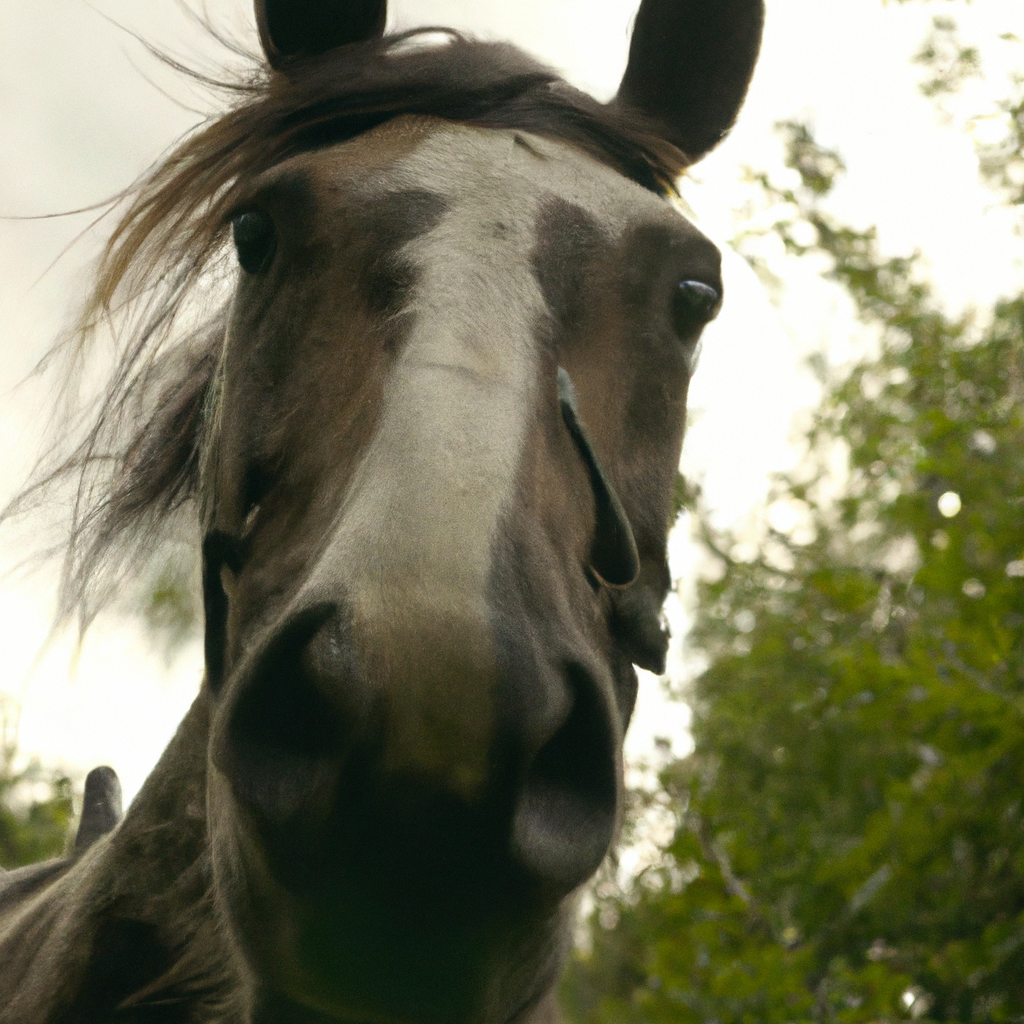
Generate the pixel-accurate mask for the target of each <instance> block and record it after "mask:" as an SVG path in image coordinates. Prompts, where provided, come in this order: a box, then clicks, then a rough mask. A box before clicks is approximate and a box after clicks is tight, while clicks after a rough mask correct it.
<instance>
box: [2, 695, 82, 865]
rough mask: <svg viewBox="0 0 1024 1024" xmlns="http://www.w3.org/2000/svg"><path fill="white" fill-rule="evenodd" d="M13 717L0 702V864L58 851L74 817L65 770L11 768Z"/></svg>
mask: <svg viewBox="0 0 1024 1024" xmlns="http://www.w3.org/2000/svg"><path fill="white" fill-rule="evenodd" d="M16 722H17V716H16V714H15V713H14V710H13V704H12V703H11V702H9V701H4V702H2V703H0V868H16V867H21V866H22V865H23V864H33V863H35V862H36V861H40V860H46V859H47V858H48V857H57V856H59V855H60V854H62V853H63V852H64V850H65V849H66V848H67V844H68V840H69V836H70V831H71V825H72V823H73V818H74V812H73V809H72V799H71V797H72V784H71V780H70V779H69V778H68V777H67V776H66V775H64V774H63V773H61V772H59V771H55V770H52V769H51V770H47V769H44V768H43V767H42V766H41V765H39V764H38V763H36V762H32V763H30V764H29V765H28V766H26V767H24V768H21V769H18V770H16V769H15V760H16V751H17V745H16V742H15V736H16V733H17V729H16Z"/></svg>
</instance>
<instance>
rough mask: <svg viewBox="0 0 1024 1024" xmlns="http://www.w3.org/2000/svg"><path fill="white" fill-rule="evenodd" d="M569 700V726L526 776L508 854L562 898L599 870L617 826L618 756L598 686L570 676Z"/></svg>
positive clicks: (573, 674) (546, 747) (565, 725)
mask: <svg viewBox="0 0 1024 1024" xmlns="http://www.w3.org/2000/svg"><path fill="white" fill-rule="evenodd" d="M569 682H570V684H571V685H572V686H573V690H574V694H573V697H574V700H573V706H572V709H571V711H570V712H569V716H568V718H567V719H566V721H565V722H564V723H563V724H562V726H561V728H560V729H559V730H558V732H557V733H556V734H555V735H554V736H553V737H552V738H551V739H550V740H549V741H548V742H547V743H546V744H545V745H544V747H543V748H542V749H541V750H540V752H539V753H538V754H537V756H536V757H535V758H534V760H533V763H532V764H531V765H530V768H529V770H528V772H527V776H526V781H525V783H524V785H523V787H522V789H521V791H520V793H519V795H518V801H517V806H516V810H515V815H514V818H513V823H512V844H513V854H514V856H515V857H516V858H517V860H519V861H520V863H522V864H523V865H524V866H525V867H526V868H527V870H529V871H530V873H531V874H533V875H534V876H535V877H537V878H538V879H539V880H540V881H541V882H542V883H543V884H545V885H547V886H551V887H553V888H554V889H555V890H557V891H559V893H560V894H564V893H565V892H568V891H570V890H572V889H574V888H576V886H578V885H580V884H582V883H583V882H584V881H586V879H587V878H589V877H590V876H591V875H592V874H593V873H594V872H595V871H596V870H597V868H598V867H599V865H600V863H601V861H602V860H603V859H604V856H605V854H606V853H607V852H608V848H609V846H610V845H611V842H612V839H613V838H614V834H615V827H616V808H617V804H618V801H617V797H618V782H617V778H618V772H617V765H618V760H617V759H618V754H617V749H618V747H617V742H616V739H615V737H614V735H613V732H614V730H613V728H612V722H611V717H610V714H609V712H608V709H607V708H605V706H604V703H603V701H602V700H601V698H600V694H599V691H598V688H597V686H596V685H595V684H594V682H593V680H592V679H590V677H589V676H587V675H586V674H585V673H584V672H583V671H582V670H579V669H577V670H575V671H573V670H570V673H569Z"/></svg>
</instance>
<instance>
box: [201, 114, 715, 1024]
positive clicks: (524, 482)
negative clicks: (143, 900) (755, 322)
mask: <svg viewBox="0 0 1024 1024" xmlns="http://www.w3.org/2000/svg"><path fill="white" fill-rule="evenodd" d="M235 230H236V241H237V248H238V254H239V260H240V263H241V264H242V270H241V273H240V279H239V284H238V289H237V293H236V297H235V301H234V306H233V312H232V315H231V320H230V326H229V329H228V332H227V337H226V342H225V349H224V355H223V365H222V385H221V393H220V397H219V408H218V423H219V428H218V433H217V437H216V440H215V443H214V449H213V452H212V458H211V467H212V468H211V469H210V475H211V480H210V481H209V482H208V488H209V489H210V490H211V491H212V493H213V494H214V495H215V500H214V504H213V511H212V513H211V516H210V520H209V523H208V525H207V530H208V541H207V607H208V617H209V619H210V622H209V624H208V648H209V650H208V654H209V663H210V678H209V686H210V689H211V691H212V694H213V700H214V702H215V713H214V727H213V731H212V739H211V761H212V765H211V782H210V789H211V798H212V801H213V808H214V811H215V813H214V815H213V816H212V817H213V820H214V828H213V848H214V857H215V864H216V865H217V867H218V870H219V871H220V872H222V873H226V874H229V875H231V876H232V877H233V878H234V879H235V880H236V881H239V882H240V883H241V884H240V885H239V886H227V887H221V888H222V889H224V891H234V892H235V893H236V896H237V898H236V900H235V902H234V905H233V906H232V907H230V908H229V913H230V914H231V916H232V917H233V918H234V919H235V920H236V922H237V923H238V924H239V926H240V927H241V929H242V930H243V932H249V931H250V929H251V934H248V935H247V936H246V937H247V939H248V941H249V942H250V943H251V948H252V950H253V953H252V955H253V956H254V957H256V959H257V960H259V961H260V962H261V964H262V965H263V966H264V967H266V969H268V970H271V971H280V972H283V974H284V976H283V977H282V978H281V979H280V980H281V983H282V986H283V988H284V989H285V990H292V989H294V990H296V991H302V992H309V991H315V992H317V993H318V995H317V999H319V1000H323V1001H324V1004H325V1005H331V1006H335V1004H337V1005H342V1006H344V1007H346V1008H348V1009H347V1011H346V1012H348V1010H351V1009H352V1008H353V1006H354V1007H357V1008H358V1007H360V1006H362V1005H363V1002H364V1001H369V1002H372V998H371V996H373V994H372V993H369V992H365V991H351V990H350V987H349V983H348V980H347V979H349V978H351V977H353V976H355V977H361V978H363V979H364V980H365V974H364V973H363V972H360V971H349V972H347V973H346V977H345V978H339V977H338V976H337V973H336V969H334V968H329V967H323V964H324V963H326V964H336V963H339V962H341V963H345V962H348V963H349V964H351V963H353V962H362V961H363V960H365V959H367V958H369V959H370V960H373V961H374V962H376V963H377V964H378V965H381V964H383V963H385V962H386V963H387V964H389V965H394V966H395V967H396V969H397V968H398V966H399V963H400V962H401V961H403V960H406V961H408V960H410V959H411V960H412V965H411V966H410V964H409V963H405V965H404V967H403V970H404V971H405V972H407V973H408V972H411V973H413V974H415V975H416V978H413V979H410V981H409V984H408V991H410V992H416V993H419V995H418V996H417V997H416V1000H417V1003H418V1004H419V1005H422V1002H423V1000H422V990H423V989H424V987H430V988H431V989H432V990H433V989H434V988H435V987H436V990H437V991H438V992H444V993H445V998H444V999H443V1000H442V1001H441V1003H440V1004H438V1003H434V1004H432V1005H435V1006H438V1007H439V1012H440V1016H442V1017H444V1016H445V1013H448V1014H449V1016H448V1018H447V1019H454V1017H452V1016H451V1014H452V1013H453V1012H454V1011H453V1009H452V1007H453V1005H461V1004H460V1003H459V1000H463V1001H464V1002H465V1003H466V1005H469V1004H472V1005H474V1006H478V1005H479V1002H480V1000H481V999H483V998H485V996H484V995H483V994H482V993H481V992H480V991H478V990H477V989H478V987H479V984H480V981H479V979H480V978H481V977H483V976H485V975H486V974H487V972H486V971H484V970H483V966H484V964H485V963H487V962H493V961H494V960H495V959H496V958H500V957H502V956H506V957H508V956H514V957H519V958H520V959H521V958H522V957H523V956H524V954H523V951H522V950H519V951H517V952H514V953H513V951H512V949H511V947H510V944H511V945H512V946H514V945H515V943H516V942H517V941H520V939H521V937H522V935H524V934H526V933H527V932H529V934H531V936H533V937H532V939H531V942H534V943H535V944H539V946H538V949H537V950H536V951H535V952H536V953H537V955H541V953H542V952H544V951H545V944H546V943H548V942H549V937H548V936H547V933H546V932H545V930H544V929H541V930H540V932H537V930H536V929H532V930H531V929H530V928H528V925H529V922H530V921H531V920H533V919H536V920H547V919H550V918H551V916H552V914H553V913H554V910H555V908H556V907H557V905H558V904H559V902H560V901H561V900H562V899H563V898H564V897H565V896H566V895H567V894H568V893H569V892H570V891H571V890H573V889H574V888H575V887H577V886H578V885H579V884H580V883H581V882H582V881H584V880H585V879H586V878H587V877H589V875H590V874H591V873H592V872H593V871H594V870H595V869H596V868H597V866H598V864H599V863H600V861H601V859H602V857H603V856H604V854H605V853H606V851H607V849H608V847H609V844H610V843H611V841H612V838H613V834H614V831H615V827H616V821H617V813H618V807H619V796H620V791H621V742H622V736H623V732H624V730H625V727H626V724H627V722H628V719H629V715H630V712H631V710H632V704H633V699H634V694H635V685H636V683H635V675H634V671H633V667H632V664H631V658H647V659H649V660H651V661H657V660H658V658H659V657H660V656H661V648H660V644H661V640H660V633H659V631H658V629H657V628H656V625H651V624H649V623H646V622H645V617H646V618H652V617H656V615H657V610H658V608H659V607H660V604H661V600H662V598H663V596H664V591H665V588H666V585H667V572H666V569H665V545H666V535H667V531H668V527H669V519H670V510H671V495H672V487H673V482H674V478H675V467H676V464H677V462H678V458H679V450H680V445H681V441H682V435H683V425H684V418H685V408H686V391H687V385H688V381H689V373H690V368H691V362H692V359H693V355H694V349H695V346H696V343H697V339H698V336H699V334H700V330H701V328H702V326H703V324H704V322H705V321H706V319H707V318H708V317H709V316H710V315H711V314H712V313H713V312H714V308H713V307H714V304H715V302H717V296H718V295H720V293H721V283H720V279H719V256H718V253H717V251H716V249H715V248H714V246H712V245H711V243H710V242H708V241H707V239H705V238H704V237H703V236H702V235H701V234H700V233H699V232H698V231H697V230H696V229H695V228H694V227H693V226H692V225H691V224H690V223H689V222H688V221H686V220H685V219H684V218H683V217H682V216H681V215H680V214H679V213H677V212H676V211H675V210H674V209H673V208H672V206H671V205H670V204H669V203H668V202H667V201H665V200H664V199H662V198H660V197H659V196H656V195H654V194H653V193H651V192H648V191H646V190H644V189H643V188H641V187H640V186H638V185H636V184H634V183H633V182H631V181H628V180H626V179H625V178H623V177H621V176H620V175H619V174H617V173H616V172H614V171H612V170H611V169H609V168H607V167H605V166H604V165H602V164H600V163H598V162H597V161H595V160H592V159H591V158H589V157H587V156H585V155H583V154H581V153H580V152H578V151H576V150H574V149H572V148H570V147H568V146H566V145H564V144H561V143H557V142H553V141H550V140H547V139H543V138H539V137H536V136H530V135H526V134H524V133H521V132H515V131H499V130H488V129H481V128H473V127H464V126H457V125H453V124H450V123H446V122H441V121H437V120H432V119H413V118H400V119H398V120H396V121H392V122H389V123H387V124H386V125H384V126H382V127H379V128H377V129H375V130H373V131H371V132H369V133H367V134H365V135H363V136H360V137H357V138H355V139H353V140H351V141H348V142H345V143H343V144H339V145H336V146H333V147H331V148H328V149H324V150H318V151H315V152H312V153H307V154H304V155H301V156H298V157H296V158H293V159H291V160H289V161H286V162H285V163H283V164H281V165H280V166H278V167H277V168H275V169H274V170H273V171H271V172H268V173H267V174H265V175H264V176H263V177H262V178H261V179H259V180H257V181H254V182H253V183H252V185H251V188H250V190H249V192H248V193H247V194H246V195H245V196H244V198H243V200H242V201H241V204H240V206H239V212H238V215H237V216H236V219H235ZM694 283H697V284H699V285H700V286H701V287H702V288H704V289H705V291H704V292H703V293H702V294H703V295H704V296H705V297H707V296H714V297H715V298H714V300H713V301H711V302H708V301H705V302H704V303H703V304H701V303H699V302H698V303H694V302H692V301H689V300H687V294H689V293H687V288H689V289H690V293H692V291H693V284H694ZM681 284H682V285H683V288H682V289H681V288H680V285H681ZM681 296H682V298H681ZM690 298H691V299H692V294H691V295H690ZM559 367H562V368H563V369H564V370H565V371H567V372H568V375H569V377H570V378H571V380H572V382H573V384H574V386H575V391H576V409H577V413H578V415H579V417H580V419H581V420H582V422H583V423H584V424H585V427H586V429H587V431H588V433H589V436H590V443H591V445H592V449H593V451H594V453H595V454H596V456H597V459H598V460H599V462H600V464H601V466H602V467H603V470H604V473H605V474H606V476H607V478H608V480H610V482H611V485H612V486H613V487H614V489H615V490H616V491H617V493H618V494H619V496H620V498H621V502H622V506H623V508H624V510H625V514H626V516H627V517H628V520H629V523H630V524H631V526H632V530H633V532H634V535H635V538H636V544H637V548H638V550H639V553H640V563H641V571H640V576H639V579H638V580H637V581H636V582H635V583H634V584H633V585H632V587H630V588H628V589H627V590H625V591H623V593H622V594H621V595H615V594H613V593H612V591H611V590H610V589H609V588H608V587H607V586H605V585H604V584H603V583H602V582H601V580H600V578H599V577H598V576H597V575H596V574H595V572H594V571H593V569H592V565H591V563H592V558H591V554H592V550H593V547H594V543H595V530H596V528H597V517H596V512H595V509H596V499H595V488H594V481H593V479H592V472H591V470H590V468H589V467H588V465H587V461H586V459H585V458H583V457H582V456H581V450H580V448H579V445H578V444H576V443H574V439H573V436H572V434H571V432H570V430H569V429H568V428H567V422H566V419H565V416H564V410H563V408H561V407H560V403H559V394H558V371H559ZM634 594H638V595H639V597H634V596H633V595H634ZM630 616H632V618H633V619H634V620H636V622H632V620H630ZM655 622H656V619H655ZM637 623H639V625H637ZM645 628H646V629H647V632H646V634H645V632H644V629H645ZM652 637H653V639H652ZM382 908H384V909H382ZM389 918H390V919H389ZM426 921H431V922H433V923H432V926H431V927H432V934H433V933H434V930H435V929H436V934H438V935H440V936H442V938H440V939H438V940H436V941H435V944H434V948H432V949H429V950H427V952H426V953H424V952H423V951H419V952H418V953H417V954H416V956H413V957H410V955H409V948H410V947H409V943H410V942H411V941H412V936H415V935H416V934H417V928H422V927H424V922H426ZM439 921H441V922H443V926H441V927H438V922H439ZM325 950H329V951H330V953H329V955H328V954H327V953H325V952H324V951H325ZM547 952H550V950H547ZM545 955H546V953H545ZM321 961H322V963H321V965H320V966H318V962H321ZM513 962H515V961H514V960H513ZM321 968H323V969H321ZM389 970H390V967H389V969H388V970H385V969H383V967H380V969H379V970H375V971H374V972H372V973H373V974H374V975H375V976H377V977H388V976H389ZM452 975H456V976H458V979H459V980H458V982H456V981H455V980H454V978H453V977H452ZM439 976H444V977H445V980H444V982H440V981H438V980H437V978H438V977H439ZM428 979H432V980H430V981H429V983H428ZM371 987H372V986H371ZM393 989H394V992H395V993H398V994H400V993H401V992H403V991H405V989H403V987H402V986H401V985H398V986H393ZM373 997H374V998H377V997H379V993H377V994H376V996H373ZM396 998H397V995H396ZM403 998H404V997H403ZM486 998H489V999H490V998H494V994H493V993H490V994H488V995H487V996H486ZM453 1000H454V1003H453ZM392 1009H394V1010H396V1011H398V1010H399V1009H400V1007H394V1008H392ZM459 1015H460V1014H456V1016H459Z"/></svg>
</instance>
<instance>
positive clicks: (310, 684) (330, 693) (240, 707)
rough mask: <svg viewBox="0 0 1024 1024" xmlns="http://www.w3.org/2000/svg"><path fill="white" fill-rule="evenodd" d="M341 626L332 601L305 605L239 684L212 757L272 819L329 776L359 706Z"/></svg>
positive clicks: (241, 796)
mask: <svg viewBox="0 0 1024 1024" xmlns="http://www.w3.org/2000/svg"><path fill="white" fill-rule="evenodd" d="M355 676H356V668H355V663H354V656H353V655H352V652H351V647H350V645H349V644H348V641H347V631H346V630H345V629H344V626H343V624H342V621H341V619H340V617H339V615H338V613H337V608H336V607H335V606H334V605H330V604H323V605H317V606H315V607H312V608H308V609H305V610H304V611H302V612H301V613H300V614H298V615H296V616H295V617H294V618H292V619H291V620H290V621H289V622H288V623H287V624H286V625H285V626H284V628H282V629H281V630H280V631H279V632H278V633H277V634H276V635H275V636H274V637H273V638H272V639H271V641H270V642H269V643H268V644H267V646H266V648H265V650H264V652H263V654H262V655H261V656H260V657H259V658H258V659H257V661H256V663H255V664H254V666H253V667H252V669H251V670H250V671H248V672H247V673H246V674H245V677H244V678H243V679H242V680H241V682H240V683H239V686H238V690H237V695H236V696H235V698H234V706H233V707H231V708H230V710H229V717H228V724H227V729H226V733H225V738H226V742H225V743H224V744H222V749H221V750H220V751H219V754H218V757H217V762H218V767H220V768H221V770H222V771H223V772H224V773H225V775H227V776H228V778H229V779H230V781H231V784H232V787H233V789H234V792H235V796H236V798H237V799H238V800H239V801H241V802H242V803H244V804H246V805H248V806H250V807H251V808H253V809H254V810H259V811H261V812H262V813H264V814H265V815H266V816H268V817H270V818H273V819H278V820H279V819H281V818H284V817H288V816H289V815H291V814H294V813H295V812H296V811H298V810H299V808H300V807H302V806H304V805H305V804H306V803H307V801H308V800H309V799H310V798H311V797H313V796H314V795H315V794H317V793H320V792H322V790H323V787H324V786H325V785H329V783H330V781H331V780H332V779H333V778H334V777H335V775H336V773H337V770H338V768H339V767H340V764H341V761H342V759H343V756H344V752H345V750H346V748H347V746H348V745H349V742H350V740H351V737H352V734H353V731H354V730H355V729H356V728H357V725H358V719H359V718H360V716H361V712H362V708H361V707H360V704H359V698H358V694H359V693H361V692H363V688H362V687H360V686H358V685H353V684H354V683H355V679H354V677H355Z"/></svg>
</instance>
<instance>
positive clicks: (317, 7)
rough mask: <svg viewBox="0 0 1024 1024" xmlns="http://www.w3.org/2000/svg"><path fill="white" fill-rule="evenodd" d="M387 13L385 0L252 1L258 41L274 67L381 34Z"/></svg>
mask: <svg viewBox="0 0 1024 1024" xmlns="http://www.w3.org/2000/svg"><path fill="white" fill-rule="evenodd" d="M387 13H388V5H387V0H256V24H257V26H258V27H259V30H260V42H261V43H262V44H263V52H264V53H265V54H266V55H267V60H268V61H269V62H270V65H271V67H274V68H280V67H281V66H282V65H283V64H285V63H287V62H288V61H289V60H290V59H291V58H292V57H309V56H312V55H313V54H317V53H326V52H327V51H328V50H333V49H334V48H335V47H336V46H344V45H345V44H346V43H359V42H363V41H364V40H367V39H373V38H374V37H375V36H380V35H383V33H384V21H385V19H386V18H387Z"/></svg>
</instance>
